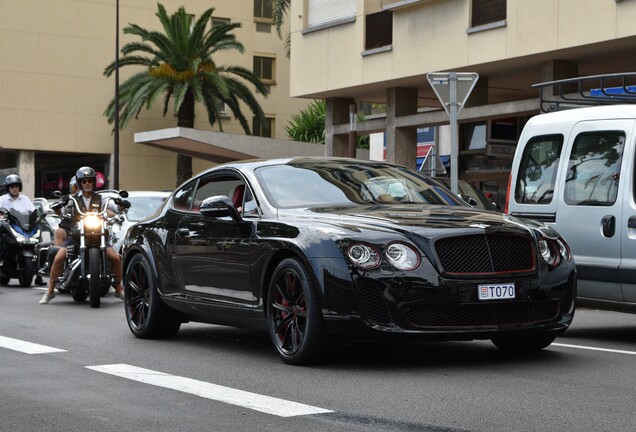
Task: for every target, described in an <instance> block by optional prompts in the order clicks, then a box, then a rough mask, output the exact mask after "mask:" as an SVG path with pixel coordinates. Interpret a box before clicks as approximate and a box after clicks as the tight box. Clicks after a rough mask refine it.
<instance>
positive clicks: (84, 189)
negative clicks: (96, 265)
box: [40, 167, 124, 304]
mask: <svg viewBox="0 0 636 432" xmlns="http://www.w3.org/2000/svg"><path fill="white" fill-rule="evenodd" d="M75 178H76V180H77V184H78V186H79V188H80V192H78V193H77V194H76V195H75V198H76V199H77V200H78V204H79V207H80V209H81V210H82V211H85V210H86V209H87V208H89V207H90V206H98V207H99V208H101V205H102V197H101V196H100V195H99V194H98V193H96V192H95V188H96V186H97V181H96V175H95V170H94V169H93V168H91V167H81V168H80V169H79V170H77V173H76V174H75ZM69 207H70V211H71V212H72V214H73V221H74V222H77V221H79V217H80V215H78V214H76V211H75V207H74V204H73V203H69ZM119 211H121V209H120V208H119V207H118V206H117V205H116V204H115V203H113V202H112V201H111V202H109V206H108V209H107V213H108V215H109V216H112V215H113V214H115V213H117V212H119ZM72 242H73V236H67V237H66V239H65V240H64V243H63V244H62V247H60V249H59V250H58V252H57V254H56V255H55V258H54V259H53V264H52V265H51V273H50V278H49V286H48V290H47V292H45V293H44V294H43V295H42V298H41V299H40V304H47V303H48V302H49V301H51V299H52V298H54V297H55V284H56V282H57V280H58V278H59V277H60V275H61V274H62V271H63V270H64V259H65V257H66V247H67V246H68V245H70V244H72ZM106 258H107V259H108V261H109V262H110V265H111V268H112V269H113V273H114V274H115V297H117V298H118V299H121V300H123V299H124V290H123V288H122V286H121V278H122V270H121V258H120V257H119V255H118V254H117V252H115V250H114V249H113V248H112V246H111V245H107V248H106Z"/></svg>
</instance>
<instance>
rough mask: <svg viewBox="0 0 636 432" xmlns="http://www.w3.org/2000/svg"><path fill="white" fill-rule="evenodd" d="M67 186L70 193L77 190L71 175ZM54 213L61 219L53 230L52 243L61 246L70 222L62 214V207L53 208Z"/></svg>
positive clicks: (72, 193) (75, 180) (77, 187)
mask: <svg viewBox="0 0 636 432" xmlns="http://www.w3.org/2000/svg"><path fill="white" fill-rule="evenodd" d="M68 188H69V191H70V194H71V195H75V194H76V193H77V192H79V186H78V185H77V179H76V178H75V176H73V177H71V180H70V181H69V183H68ZM55 213H57V214H58V215H60V216H62V220H61V222H60V226H59V227H58V228H57V229H56V230H55V233H54V234H53V245H54V246H62V245H63V244H64V240H66V237H68V236H69V234H70V233H71V226H70V225H71V222H70V220H69V218H67V217H65V216H66V215H65V214H62V209H60V210H55Z"/></svg>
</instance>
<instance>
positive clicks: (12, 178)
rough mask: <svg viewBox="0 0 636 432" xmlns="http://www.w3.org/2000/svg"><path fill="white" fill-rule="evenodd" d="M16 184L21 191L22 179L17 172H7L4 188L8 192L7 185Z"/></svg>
mask: <svg viewBox="0 0 636 432" xmlns="http://www.w3.org/2000/svg"><path fill="white" fill-rule="evenodd" d="M15 184H17V185H18V187H19V188H20V192H22V179H21V178H20V177H19V176H18V175H17V174H9V175H8V176H7V177H6V178H5V179H4V190H5V191H7V192H9V186H11V185H15Z"/></svg>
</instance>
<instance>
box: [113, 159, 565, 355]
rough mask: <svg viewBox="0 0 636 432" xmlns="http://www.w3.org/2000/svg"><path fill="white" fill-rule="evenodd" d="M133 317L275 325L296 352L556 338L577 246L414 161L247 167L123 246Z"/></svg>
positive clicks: (163, 213) (178, 205) (158, 327)
mask: <svg viewBox="0 0 636 432" xmlns="http://www.w3.org/2000/svg"><path fill="white" fill-rule="evenodd" d="M123 266H124V282H125V297H126V298H125V306H126V318H127V321H128V325H129V327H130V329H131V331H132V332H133V334H134V335H135V336H137V337H139V338H162V337H170V336H174V335H175V334H176V333H177V331H178V330H179V328H180V326H181V324H182V323H185V322H188V321H195V322H205V323H215V324H224V325H231V326H238V327H250V328H258V329H262V330H265V331H267V332H268V333H269V335H270V337H271V340H272V342H273V345H274V346H275V348H276V350H277V351H278V354H279V355H280V357H281V358H282V360H283V361H285V362H286V363H290V364H302V363H309V362H314V361H317V360H319V359H320V357H321V355H322V354H324V353H325V352H326V351H328V350H326V348H327V347H328V343H329V342H330V341H332V340H336V339H337V340H351V339H360V340H363V339H364V340H368V339H374V338H392V339H397V338H420V339H423V338H428V339H435V340H471V339H490V340H492V342H493V343H494V344H495V345H496V346H497V347H499V348H500V349H503V350H510V351H529V350H538V349H542V348H545V347H547V346H548V345H550V344H551V343H552V342H553V341H554V339H555V338H556V336H557V335H559V334H560V333H561V332H563V331H565V330H566V329H567V328H568V326H569V325H570V323H571V321H572V318H573V316H574V299H575V294H576V272H575V266H574V262H573V260H572V255H571V253H570V250H569V247H568V245H567V244H566V242H565V241H564V240H563V239H562V238H561V237H560V236H559V235H558V233H556V232H555V231H554V230H553V229H551V228H549V227H546V226H543V225H541V224H539V223H536V222H531V221H527V220H521V219H517V218H514V217H509V216H506V215H502V214H499V213H495V212H489V211H483V210H478V209H474V208H471V207H468V206H467V205H466V204H465V203H464V202H463V201H462V200H460V199H458V198H457V197H455V196H454V195H453V194H452V193H451V192H450V191H449V190H448V189H446V188H444V187H443V186H442V185H441V184H439V183H437V182H435V181H434V180H431V179H429V178H426V177H423V176H421V175H420V174H418V173H416V172H414V171H411V170H409V169H407V168H404V167H400V166H396V165H391V164H387V163H384V162H373V161H362V160H356V159H345V158H288V159H277V160H253V161H241V162H234V163H228V164H224V165H219V166H216V167H214V168H211V169H209V170H207V171H205V172H203V173H200V174H198V175H196V176H195V177H193V178H192V179H190V180H188V181H187V182H186V183H184V184H183V185H181V186H180V187H179V188H177V189H176V190H175V191H174V192H173V193H172V195H171V196H170V197H169V198H168V199H167V200H166V202H165V204H164V205H163V207H162V208H161V209H160V210H159V211H158V212H157V213H156V214H155V215H154V216H153V217H152V218H150V219H147V220H145V221H142V222H140V223H138V224H137V225H135V226H133V227H132V228H131V229H130V231H129V232H128V234H127V236H126V239H125V242H124V247H123Z"/></svg>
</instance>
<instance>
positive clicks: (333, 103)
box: [325, 98, 355, 157]
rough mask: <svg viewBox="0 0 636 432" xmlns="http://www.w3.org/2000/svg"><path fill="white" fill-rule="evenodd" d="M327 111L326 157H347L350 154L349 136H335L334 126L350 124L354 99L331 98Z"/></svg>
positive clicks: (327, 101)
mask: <svg viewBox="0 0 636 432" xmlns="http://www.w3.org/2000/svg"><path fill="white" fill-rule="evenodd" d="M325 102H326V107H325V108H326V109H325V156H337V157H340V156H342V157H346V156H347V155H348V154H349V135H348V134H346V135H345V134H340V135H336V134H334V126H335V125H339V124H347V125H348V124H349V105H351V104H354V103H355V101H354V100H353V99H347V98H329V99H327V100H326V101H325Z"/></svg>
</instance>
